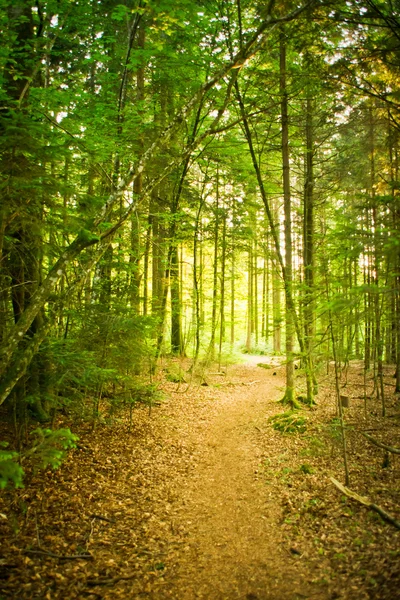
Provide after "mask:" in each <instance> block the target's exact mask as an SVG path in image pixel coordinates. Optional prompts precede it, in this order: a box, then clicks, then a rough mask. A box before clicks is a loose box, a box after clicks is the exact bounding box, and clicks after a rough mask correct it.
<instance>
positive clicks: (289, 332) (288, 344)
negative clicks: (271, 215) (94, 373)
mask: <svg viewBox="0 0 400 600" xmlns="http://www.w3.org/2000/svg"><path fill="white" fill-rule="evenodd" d="M285 38H286V36H285V33H284V31H283V30H282V31H281V34H280V62H279V65H280V86H279V88H280V94H281V128H282V130H281V131H282V171H283V174H282V179H283V207H284V213H285V268H286V281H285V283H286V287H287V289H288V291H289V292H290V295H291V296H292V286H293V275H292V217H291V197H290V170H289V118H288V96H287V86H286V40H285ZM285 320H286V336H285V349H286V391H285V395H284V397H283V399H282V402H283V403H284V404H289V405H290V406H294V405H295V389H294V360H293V342H294V323H293V313H292V310H291V307H290V305H289V303H288V301H287V296H286V308H285Z"/></svg>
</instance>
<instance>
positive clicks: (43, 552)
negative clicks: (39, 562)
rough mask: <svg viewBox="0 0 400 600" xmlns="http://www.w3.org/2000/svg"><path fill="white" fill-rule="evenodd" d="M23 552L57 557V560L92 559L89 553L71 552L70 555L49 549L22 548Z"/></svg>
mask: <svg viewBox="0 0 400 600" xmlns="http://www.w3.org/2000/svg"><path fill="white" fill-rule="evenodd" d="M23 553H24V554H40V555H42V556H48V557H49V558H58V560H79V559H82V560H83V559H84V560H93V556H92V555H91V554H71V555H70V556H67V555H63V554H55V553H54V552H51V551H50V550H23Z"/></svg>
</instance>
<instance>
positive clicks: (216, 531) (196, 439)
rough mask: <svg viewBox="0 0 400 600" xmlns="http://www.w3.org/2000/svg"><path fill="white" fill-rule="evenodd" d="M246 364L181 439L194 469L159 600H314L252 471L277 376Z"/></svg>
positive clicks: (259, 474) (272, 408)
mask: <svg viewBox="0 0 400 600" xmlns="http://www.w3.org/2000/svg"><path fill="white" fill-rule="evenodd" d="M249 362H250V364H247V365H243V366H241V367H235V370H234V375H235V379H236V380H239V381H240V382H241V384H242V385H240V386H235V387H234V388H233V389H232V388H231V389H230V390H229V391H227V392H226V393H225V394H223V395H222V396H221V397H220V398H219V399H218V400H216V403H215V404H214V407H213V411H212V412H211V414H208V416H206V417H205V418H203V420H202V423H201V426H200V428H197V430H196V431H194V432H193V433H192V434H191V435H189V436H188V439H187V443H188V445H189V446H191V445H194V448H195V454H197V461H196V462H197V467H196V468H195V469H194V472H193V474H192V476H191V477H190V478H188V479H187V480H186V482H185V483H186V485H185V487H184V488H183V493H182V496H181V499H180V506H179V507H178V510H177V512H176V514H175V521H176V522H177V523H179V524H180V525H183V526H184V527H185V531H186V535H187V543H186V545H185V546H184V547H183V548H182V549H181V552H180V555H178V556H176V559H175V567H174V569H172V570H170V572H169V573H168V574H166V578H165V579H166V583H167V588H168V593H167V594H166V596H165V597H172V598H179V599H181V600H191V599H194V598H204V599H207V600H225V599H226V600H231V599H232V600H234V599H242V598H244V599H248V600H251V599H254V600H256V599H258V600H267V599H279V600H286V599H291V600H295V599H300V598H311V597H319V598H321V597H322V596H321V595H320V592H318V590H317V589H316V587H315V584H314V585H312V587H311V588H310V583H309V582H310V580H311V579H312V574H311V573H310V572H309V570H308V568H307V565H305V564H304V562H303V561H302V562H301V563H299V561H298V560H296V558H297V559H298V557H294V556H293V555H291V552H290V548H289V547H288V546H287V544H285V542H284V540H283V536H282V529H281V527H280V521H281V520H282V511H281V502H282V498H277V497H275V495H274V494H273V493H272V492H271V491H269V490H268V487H267V486H266V484H265V479H264V476H263V469H262V466H261V464H260V462H261V461H262V459H263V456H262V449H261V447H260V444H259V441H260V435H261V433H260V432H261V429H260V427H265V422H266V418H267V416H268V413H269V414H274V413H276V412H277V407H276V404H275V401H276V400H278V399H279V397H280V396H281V395H282V391H281V389H282V385H283V380H282V371H281V372H280V373H279V369H278V372H277V373H276V374H275V373H274V371H273V370H268V371H267V370H265V369H261V368H257V367H256V366H255V365H254V364H251V363H254V361H249ZM258 362H260V361H258ZM193 418H195V416H194V415H193ZM263 436H265V432H264V431H263ZM271 439H272V436H271ZM263 446H265V438H264V440H263Z"/></svg>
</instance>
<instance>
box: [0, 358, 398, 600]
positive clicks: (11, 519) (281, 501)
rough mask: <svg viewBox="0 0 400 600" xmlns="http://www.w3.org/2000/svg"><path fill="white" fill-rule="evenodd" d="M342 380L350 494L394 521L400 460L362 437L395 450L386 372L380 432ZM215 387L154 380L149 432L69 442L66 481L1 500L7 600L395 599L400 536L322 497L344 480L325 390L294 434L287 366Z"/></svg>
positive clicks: (331, 496) (109, 433)
mask: <svg viewBox="0 0 400 600" xmlns="http://www.w3.org/2000/svg"><path fill="white" fill-rule="evenodd" d="M258 359H259V357H258ZM346 377H347V380H346V381H345V380H343V387H344V388H345V390H346V394H348V395H349V396H350V397H351V402H350V407H349V408H348V409H346V423H347V437H348V448H349V464H350V488H351V489H353V490H355V491H357V493H358V494H360V495H362V496H368V497H369V498H370V499H372V501H373V502H375V503H376V504H379V505H380V506H381V507H382V508H384V509H385V510H386V511H387V512H389V513H390V514H392V515H393V516H395V517H397V519H398V518H399V516H400V510H399V500H400V490H399V483H398V482H399V460H400V459H399V457H398V456H395V455H391V457H390V462H389V464H387V461H386V462H384V460H383V459H384V458H385V451H384V450H382V449H381V448H378V447H376V446H374V445H373V444H370V443H369V442H368V441H367V440H366V439H365V438H364V437H363V436H362V435H361V434H360V433H359V430H363V431H368V432H370V433H371V435H373V437H374V438H375V439H378V440H380V441H381V442H384V443H386V444H389V445H390V446H397V447H399V446H400V431H399V416H400V411H399V408H400V407H399V403H398V401H397V399H396V397H395V396H394V395H393V387H391V386H390V383H391V380H390V372H389V371H388V372H387V376H386V382H387V390H386V391H387V404H388V416H387V418H385V419H383V418H382V417H380V416H379V405H378V404H377V402H376V400H373V399H371V398H373V397H374V393H373V391H374V390H373V382H372V381H369V382H368V386H369V387H368V390H367V393H366V396H367V401H366V406H364V396H362V399H360V385H361V383H362V380H363V375H362V373H361V372H360V369H359V368H357V365H356V366H354V367H351V368H350V369H349V371H348V373H347V374H346ZM206 381H207V383H208V385H207V386H201V385H185V386H184V388H183V387H182V385H181V384H180V383H178V384H177V383H175V382H172V381H168V380H162V381H161V380H160V382H159V384H160V388H161V389H162V391H163V392H164V394H165V398H166V400H165V401H163V402H161V403H160V406H158V407H157V408H154V409H153V411H152V413H151V416H149V411H148V410H147V409H146V408H144V407H141V408H137V409H135V410H134V411H133V416H132V419H133V421H132V426H131V427H130V425H129V415H128V414H125V413H123V412H121V413H120V414H119V415H118V418H117V419H116V420H115V422H114V423H113V424H112V425H105V424H103V425H101V426H99V427H98V428H97V429H96V431H94V432H91V431H89V429H88V428H87V426H84V425H81V426H79V427H75V428H74V433H77V434H78V435H79V437H80V440H79V443H78V446H77V448H76V449H74V450H73V451H71V452H70V454H69V456H68V459H67V460H66V462H65V463H64V464H63V466H62V467H61V468H60V469H59V470H58V471H46V472H44V473H43V472H41V473H39V474H34V473H33V472H32V473H29V472H28V474H27V478H26V481H25V487H24V488H23V489H19V490H8V491H6V492H3V494H2V496H1V499H0V514H1V518H0V534H1V539H2V545H1V550H0V598H18V599H21V600H31V599H33V598H44V599H46V600H47V599H48V600H53V599H54V600H55V599H69V598H71V599H73V598H88V599H89V600H90V599H91V598H93V599H95V598H103V599H111V598H113V599H118V598H121V599H124V598H150V599H154V600H158V599H160V600H163V599H167V598H175V599H179V600H191V599H195V598H203V599H207V600H223V599H226V600H231V599H232V600H234V599H243V598H245V599H246V598H247V599H248V600H251V599H253V600H257V599H258V600H269V599H271V600H272V599H279V600H281V599H282V600H286V599H293V600H294V599H296V598H297V599H300V598H310V599H311V598H315V599H325V598H326V599H339V598H343V599H345V598H357V600H364V599H370V598H371V599H380V600H389V599H390V600H392V599H394V598H396V597H398V590H399V589H400V573H399V571H400V570H399V563H400V560H399V558H400V549H399V531H397V530H396V529H395V528H394V527H392V526H390V525H388V524H386V523H384V522H383V521H382V519H381V518H380V517H379V515H377V514H376V513H374V512H373V511H369V510H367V509H366V508H365V507H363V506H361V505H359V504H357V503H356V502H354V501H352V500H350V499H349V498H347V497H346V496H343V495H341V494H340V492H339V491H338V490H337V489H336V488H335V487H334V486H333V485H332V483H331V482H330V481H329V477H336V478H337V479H339V480H343V478H344V475H343V466H342V456H341V446H340V431H339V430H338V424H337V420H336V410H335V401H334V382H333V379H332V377H331V375H329V376H326V377H325V379H324V380H323V382H322V385H321V388H320V393H319V395H318V397H317V406H316V407H315V408H314V409H313V410H310V409H307V408H305V409H304V410H303V411H301V414H302V415H303V416H306V417H307V418H306V423H307V425H306V429H305V430H304V431H303V432H297V433H291V434H282V433H281V432H279V431H276V430H275V429H274V428H273V427H272V424H271V421H270V420H269V419H270V417H273V416H274V415H276V414H278V413H280V412H284V411H285V408H284V407H282V406H281V405H279V404H277V400H279V398H280V397H281V396H282V391H283V389H284V369H283V367H280V366H279V364H276V363H274V365H273V369H271V370H269V369H264V368H263V369H261V368H259V367H257V364H256V363H253V364H246V365H240V366H230V367H227V369H226V372H225V375H223V376H221V373H220V372H219V371H218V372H216V373H215V369H214V371H213V370H212V369H211V371H210V372H209V373H208V374H207V376H206ZM300 386H301V380H300V379H299V387H300ZM61 425H62V426H66V425H67V426H68V423H60V426H61ZM383 464H385V465H386V466H385V467H383V466H382V465H383Z"/></svg>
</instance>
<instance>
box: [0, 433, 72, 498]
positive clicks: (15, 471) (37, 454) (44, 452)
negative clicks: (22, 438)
mask: <svg viewBox="0 0 400 600" xmlns="http://www.w3.org/2000/svg"><path fill="white" fill-rule="evenodd" d="M31 435H32V436H33V438H34V440H33V445H32V447H31V448H29V449H28V450H26V451H25V452H22V453H18V452H14V451H12V450H0V489H4V488H5V487H6V486H7V484H9V483H11V484H14V486H15V487H16V488H21V487H23V483H22V481H23V477H24V469H23V468H22V467H21V465H20V464H19V462H18V461H20V462H23V461H24V460H26V459H29V460H30V462H32V463H33V465H34V468H35V470H39V469H46V468H47V467H51V468H52V469H58V467H59V466H60V465H61V464H62V462H63V461H64V459H65V456H66V451H67V450H69V449H70V448H75V447H76V442H77V441H78V439H79V438H78V436H77V435H75V434H74V433H71V431H70V430H69V429H55V430H52V429H42V428H41V427H38V428H37V429H35V430H34V431H32V433H31ZM0 446H1V447H3V448H7V446H8V444H7V442H2V443H0Z"/></svg>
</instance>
